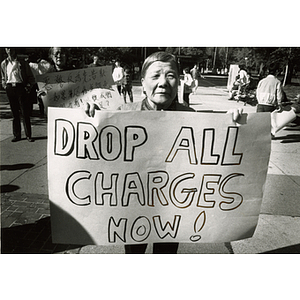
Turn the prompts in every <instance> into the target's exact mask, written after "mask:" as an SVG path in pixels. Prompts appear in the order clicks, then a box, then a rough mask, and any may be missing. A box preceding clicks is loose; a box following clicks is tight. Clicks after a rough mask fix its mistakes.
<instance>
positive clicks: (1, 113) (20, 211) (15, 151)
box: [0, 78, 300, 254]
mask: <svg viewBox="0 0 300 300" xmlns="http://www.w3.org/2000/svg"><path fill="white" fill-rule="evenodd" d="M225 85H226V84H224V80H223V81H222V80H221V81H220V80H217V79H213V78H207V79H204V80H202V82H201V87H199V88H198V90H197V93H196V95H192V96H191V105H192V107H193V108H195V109H196V110H199V111H203V112H208V111H226V110H228V109H229V108H238V107H243V109H244V111H245V112H254V111H255V107H254V106H251V105H246V106H244V105H243V102H239V103H237V102H236V101H229V100H227V98H228V94H227V92H226V90H225ZM141 98H142V92H141V87H140V86H139V85H136V86H134V100H135V101H138V100H140V99H141ZM34 109H35V110H34V115H33V117H32V124H33V136H34V138H35V139H36V141H35V142H34V143H28V142H27V141H26V140H25V139H24V140H22V141H20V142H18V143H11V138H12V135H11V113H10V109H9V106H8V101H7V98H6V95H5V94H4V93H3V92H1V93H0V143H1V148H0V150H1V161H0V163H1V252H2V253H81V254H86V253H124V250H123V247H122V246H90V245H89V246H81V245H60V244H52V242H51V231H50V211H49V201H48V196H47V195H48V190H47V148H46V144H47V122H46V119H45V118H41V117H39V116H38V108H37V106H35V107H34ZM299 142H300V126H299V124H298V125H297V124H295V123H291V124H290V125H289V126H288V127H286V128H285V129H283V130H281V131H280V132H279V133H277V135H276V139H275V140H273V141H272V151H271V158H270V164H269V170H268V176H267V182H266V188H265V195H264V199H263V204H262V208H261V214H260V218H259V223H258V226H257V229H256V231H255V234H254V236H253V237H252V238H250V239H246V240H242V241H236V242H231V243H226V244H201V245H199V244H197V245H195V244H180V246H179V250H178V253H179V254H183V253H222V254H232V253H235V254H238V253H300V234H299V232H300V201H299V199H300V197H299V196H300V168H299V163H300V148H299V145H300V144H299ZM151 250H152V247H151V245H149V247H148V249H147V252H146V253H151Z"/></svg>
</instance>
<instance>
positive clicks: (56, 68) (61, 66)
mask: <svg viewBox="0 0 300 300" xmlns="http://www.w3.org/2000/svg"><path fill="white" fill-rule="evenodd" d="M49 59H50V61H51V63H52V68H50V69H49V70H48V72H49V73H50V72H60V71H65V70H67V69H68V67H67V51H66V49H65V48H63V47H51V48H50V49H49Z"/></svg>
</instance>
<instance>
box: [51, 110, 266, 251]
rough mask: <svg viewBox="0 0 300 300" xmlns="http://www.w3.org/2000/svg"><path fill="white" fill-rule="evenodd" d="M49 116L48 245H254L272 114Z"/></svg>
mask: <svg viewBox="0 0 300 300" xmlns="http://www.w3.org/2000/svg"><path fill="white" fill-rule="evenodd" d="M231 118H232V117H231V115H230V114H205V113H203V114H201V113H196V112H170V111H159V112H157V111H155V112H153V111H143V112H139V111H119V112H111V111H105V112H104V111H97V112H96V115H95V117H94V118H89V117H87V116H86V115H85V114H84V112H83V111H82V110H80V109H67V108H64V109H61V108H49V116H48V179H49V180H48V181H49V198H50V209H51V226H52V238H53V242H54V243H68V244H81V245H83V244H98V245H114V244H136V243H152V242H190V243H201V242H204V243H211V242H228V241H233V240H238V239H243V238H248V237H251V236H252V235H253V233H254V230H255V228H256V225H257V221H258V216H259V212H260V207H261V202H262V197H263V187H264V183H265V180H266V174H267V168H268V163H269V155H270V147H271V138H270V115H267V116H266V115H265V114H255V113H254V114H243V115H242V118H241V122H240V124H236V123H234V122H233V121H232V119H231Z"/></svg>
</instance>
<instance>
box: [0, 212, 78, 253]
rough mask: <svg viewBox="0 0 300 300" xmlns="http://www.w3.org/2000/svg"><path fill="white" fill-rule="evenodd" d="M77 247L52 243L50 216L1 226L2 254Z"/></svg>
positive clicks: (49, 251)
mask: <svg viewBox="0 0 300 300" xmlns="http://www.w3.org/2000/svg"><path fill="white" fill-rule="evenodd" d="M78 247H81V246H79V245H63V244H53V243H52V240H51V222H50V217H46V218H42V219H40V220H38V221H36V222H35V223H32V224H25V225H19V226H12V227H9V228H1V253H2V254H25V253H28V254H29V253H30V254H51V253H57V252H62V253H64V252H65V253H66V252H70V250H71V249H76V248H78ZM68 250H69V251H68ZM77 252H78V251H77Z"/></svg>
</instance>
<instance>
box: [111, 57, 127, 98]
mask: <svg viewBox="0 0 300 300" xmlns="http://www.w3.org/2000/svg"><path fill="white" fill-rule="evenodd" d="M115 65H116V67H115V68H114V71H113V73H112V77H113V80H114V82H115V84H116V85H117V88H118V92H119V94H120V95H121V92H122V83H123V79H124V69H123V68H122V67H121V65H120V62H119V61H116V63H115Z"/></svg>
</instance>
